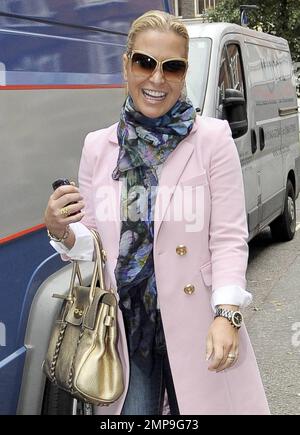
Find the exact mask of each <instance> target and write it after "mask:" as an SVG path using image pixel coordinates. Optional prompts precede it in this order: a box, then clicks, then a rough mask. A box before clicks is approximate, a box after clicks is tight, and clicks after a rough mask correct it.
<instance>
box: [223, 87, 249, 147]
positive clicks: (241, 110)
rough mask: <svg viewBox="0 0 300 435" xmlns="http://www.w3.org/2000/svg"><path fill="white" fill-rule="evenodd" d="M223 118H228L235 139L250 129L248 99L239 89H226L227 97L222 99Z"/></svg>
mask: <svg viewBox="0 0 300 435" xmlns="http://www.w3.org/2000/svg"><path fill="white" fill-rule="evenodd" d="M222 105H223V119H226V120H227V121H228V123H229V125H230V128H231V131H232V137H233V138H234V139H235V138H237V137H239V136H242V135H243V134H245V133H246V131H247V130H248V119H247V107H246V100H245V98H244V96H243V94H242V92H241V91H238V90H237V89H225V97H224V98H223V100H222Z"/></svg>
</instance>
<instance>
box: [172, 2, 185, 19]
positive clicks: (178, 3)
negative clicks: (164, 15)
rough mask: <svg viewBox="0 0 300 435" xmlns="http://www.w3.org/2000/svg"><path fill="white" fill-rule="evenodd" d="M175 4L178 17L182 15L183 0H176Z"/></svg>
mask: <svg viewBox="0 0 300 435" xmlns="http://www.w3.org/2000/svg"><path fill="white" fill-rule="evenodd" d="M174 6H175V15H177V16H178V17H182V16H183V13H182V0H174Z"/></svg>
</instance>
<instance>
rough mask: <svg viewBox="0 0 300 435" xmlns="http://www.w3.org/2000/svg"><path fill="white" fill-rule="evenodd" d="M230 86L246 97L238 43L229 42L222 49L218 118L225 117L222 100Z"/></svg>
mask: <svg viewBox="0 0 300 435" xmlns="http://www.w3.org/2000/svg"><path fill="white" fill-rule="evenodd" d="M229 88H230V89H237V90H238V91H241V92H242V94H243V95H244V98H246V95H245V85H244V76H243V68H242V61H241V54H240V49H239V46H238V45H237V44H228V45H226V46H224V48H223V51H222V55H221V62H220V73H219V82H218V99H219V103H218V105H217V114H216V117H217V118H221V119H223V110H222V100H223V98H224V97H225V89H229Z"/></svg>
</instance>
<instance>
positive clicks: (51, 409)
mask: <svg viewBox="0 0 300 435" xmlns="http://www.w3.org/2000/svg"><path fill="white" fill-rule="evenodd" d="M80 405H81V403H79V402H77V400H76V399H74V398H73V397H72V396H70V394H69V393H67V392H66V391H64V390H61V389H60V388H58V387H57V386H56V385H54V384H53V383H52V382H50V381H49V380H48V379H47V380H46V384H45V390H44V399H43V405H42V411H41V414H42V415H74V414H81V413H82V412H81V409H80Z"/></svg>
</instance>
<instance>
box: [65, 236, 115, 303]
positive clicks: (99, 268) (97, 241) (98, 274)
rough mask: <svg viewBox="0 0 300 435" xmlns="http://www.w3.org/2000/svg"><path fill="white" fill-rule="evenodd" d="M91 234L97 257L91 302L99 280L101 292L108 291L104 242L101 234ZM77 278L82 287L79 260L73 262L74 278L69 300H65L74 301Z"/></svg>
mask: <svg viewBox="0 0 300 435" xmlns="http://www.w3.org/2000/svg"><path fill="white" fill-rule="evenodd" d="M90 232H91V234H92V236H93V239H94V257H95V260H94V263H95V265H94V269H93V275H92V282H91V286H90V300H92V299H93V296H94V294H95V288H96V284H97V280H98V279H99V283H100V288H101V290H106V291H107V289H106V286H105V280H104V272H103V269H104V263H105V252H104V250H103V245H102V241H101V238H100V235H99V233H98V232H97V231H96V230H93V229H90ZM76 277H77V278H78V282H79V285H82V276H81V273H80V268H79V262H78V261H77V260H75V261H73V269H72V276H71V281H70V287H69V293H68V296H67V298H66V297H64V298H63V299H67V300H70V301H71V300H73V297H74V294H73V292H74V286H75V279H76ZM111 291H112V290H111ZM56 296H58V295H56Z"/></svg>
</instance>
